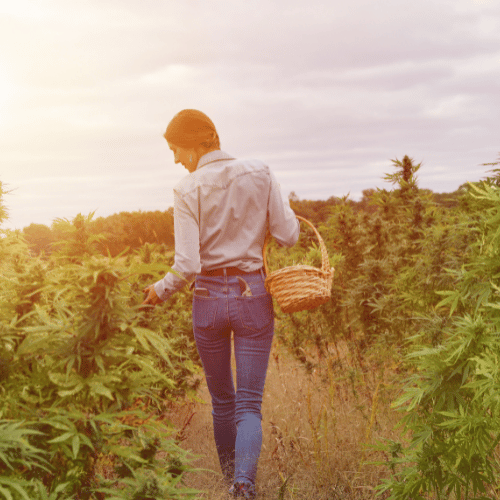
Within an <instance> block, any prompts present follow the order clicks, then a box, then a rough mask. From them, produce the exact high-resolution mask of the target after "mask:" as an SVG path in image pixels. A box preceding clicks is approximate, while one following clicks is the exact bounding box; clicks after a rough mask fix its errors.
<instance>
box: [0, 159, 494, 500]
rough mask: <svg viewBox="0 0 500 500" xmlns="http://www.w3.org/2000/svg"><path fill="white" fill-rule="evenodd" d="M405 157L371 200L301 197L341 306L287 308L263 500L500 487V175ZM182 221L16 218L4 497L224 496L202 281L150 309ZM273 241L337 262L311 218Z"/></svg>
mask: <svg viewBox="0 0 500 500" xmlns="http://www.w3.org/2000/svg"><path fill="white" fill-rule="evenodd" d="M394 166H395V167H396V172H395V173H392V174H388V175H387V176H386V180H387V181H389V182H390V183H391V184H392V185H393V186H394V188H393V189H392V190H381V189H379V190H368V191H367V192H366V193H364V197H363V200H361V201H360V202H359V203H353V202H351V201H350V200H349V199H347V198H344V199H335V198H331V199H329V200H328V201H326V202H310V201H307V200H306V201H300V200H297V199H291V200H290V204H291V206H292V208H293V209H294V210H295V212H296V213H297V215H301V216H303V217H305V218H307V219H308V220H312V222H313V223H314V225H315V227H317V228H318V230H319V231H320V233H321V235H322V237H323V238H324V243H325V245H326V248H327V249H328V254H329V259H330V262H329V264H330V265H331V266H333V267H335V278H334V281H333V285H332V288H331V300H330V301H328V302H327V303H326V304H323V305H321V306H320V307H318V308H316V309H314V310H312V311H301V312H297V313H294V314H291V315H288V314H283V313H281V312H280V311H279V308H278V307H276V309H275V311H276V314H277V328H276V334H275V340H274V346H273V351H272V355H271V359H270V364H269V371H268V378H267V383H266V391H265V394H264V403H263V417H264V418H263V433H264V441H263V449H262V454H261V459H260V464H259V469H258V476H257V488H258V491H259V493H260V496H261V498H266V499H270V500H275V499H276V500H287V499H290V500H291V499H297V500H299V499H312V500H315V499H318V500H321V499H325V500H337V499H339V500H340V499H348V500H349V499H360V500H361V499H363V500H368V499H375V498H381V499H387V500H445V499H447V500H448V499H449V500H496V499H498V498H500V486H499V485H500V446H499V443H500V365H499V363H498V360H499V359H500V230H499V225H500V172H499V171H498V170H494V171H493V173H494V174H493V175H492V176H491V177H488V178H487V179H486V180H484V181H481V182H478V183H475V184H468V185H465V186H463V187H461V189H460V190H459V191H458V192H456V193H453V196H449V197H446V196H441V195H440V196H435V195H433V193H431V192H429V191H427V190H421V189H419V188H418V186H417V178H416V172H417V171H418V169H419V168H420V165H414V164H413V163H412V160H411V159H410V158H408V157H404V158H403V161H398V160H396V161H394ZM4 193H5V191H2V185H1V184H0V223H1V222H2V220H3V219H4V218H5V216H6V212H5V210H4V207H3V205H2V195H3V194H4ZM171 215H172V214H171V213H170V212H166V213H165V214H160V213H158V214H156V215H155V217H156V218H155V217H151V221H150V222H151V224H150V225H149V226H148V225H147V224H146V223H145V222H147V221H148V220H149V214H146V213H140V214H135V215H134V214H118V215H117V216H116V217H113V218H112V220H111V221H106V220H101V221H93V219H92V217H93V215H92V214H90V215H89V216H83V215H78V216H77V217H75V219H74V220H73V221H67V220H57V221H55V223H54V224H53V227H52V229H49V228H45V229H46V230H44V233H45V237H44V238H45V239H40V238H38V236H40V234H41V233H40V230H41V229H42V228H36V227H35V228H33V227H32V228H31V232H30V231H28V232H27V233H26V234H23V233H21V232H19V231H16V232H12V231H2V230H0V382H1V385H0V396H1V398H0V500H2V499H5V500H176V499H177V500H194V499H198V500H202V499H204V500H209V499H215V500H217V499H222V498H224V497H225V496H226V488H227V486H226V485H223V484H221V482H220V474H219V465H218V460H217V457H216V454H215V453H216V452H215V445H214V442H213V438H212V422H211V413H210V404H209V396H208V394H207V391H206V386H205V384H204V381H203V376H202V372H201V368H200V362H199V358H198V355H197V352H196V348H195V345H194V338H193V331H192V324H191V300H192V292H191V291H189V290H188V288H187V287H186V288H185V289H183V290H182V291H180V292H178V293H177V294H175V295H174V296H173V297H172V298H171V299H170V300H169V301H168V302H167V303H166V304H163V305H160V306H157V307H156V308H154V309H144V308H141V306H140V303H141V300H142V290H143V288H144V287H145V286H147V285H149V284H151V283H153V282H155V281H156V280H158V279H159V278H161V277H163V276H164V274H165V273H166V272H167V271H168V270H169V265H171V263H172V260H173V255H172V248H169V247H168V245H165V244H164V243H163V242H160V241H159V236H158V235H159V234H160V233H159V232H157V231H156V229H155V225H154V224H155V221H160V222H159V223H161V224H163V225H165V224H167V223H168V221H170V220H171ZM95 222H98V223H97V224H95ZM167 225H168V224H167ZM141 231H143V232H141ZM30 235H31V236H30ZM120 235H122V236H120ZM123 235H127V237H126V238H125V237H124V236H123ZM34 236H36V238H34ZM30 238H31V239H30ZM162 238H163V237H162ZM268 252H269V254H268V256H269V263H270V269H271V270H273V269H277V268H282V267H286V266H290V265H295V264H297V263H299V262H300V263H304V264H309V265H313V266H315V267H319V266H321V262H322V255H321V252H320V249H319V247H318V241H317V238H316V235H315V234H314V233H312V231H310V230H308V229H304V230H303V231H301V237H300V239H299V242H298V243H297V245H295V246H294V247H293V248H292V249H283V248H278V247H277V246H276V245H274V244H273V243H271V245H270V246H269V249H268ZM168 421H170V423H171V425H168Z"/></svg>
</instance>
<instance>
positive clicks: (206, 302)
mask: <svg viewBox="0 0 500 500" xmlns="http://www.w3.org/2000/svg"><path fill="white" fill-rule="evenodd" d="M217 302H218V301H217V298H216V297H202V296H198V295H195V296H194V297H193V325H194V326H195V327H196V328H203V329H205V330H206V329H209V330H213V329H214V328H215V317H216V315H217Z"/></svg>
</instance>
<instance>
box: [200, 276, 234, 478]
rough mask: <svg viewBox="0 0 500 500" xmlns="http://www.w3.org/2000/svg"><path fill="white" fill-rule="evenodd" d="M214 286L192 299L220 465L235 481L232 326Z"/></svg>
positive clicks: (223, 300) (224, 473)
mask: <svg viewBox="0 0 500 500" xmlns="http://www.w3.org/2000/svg"><path fill="white" fill-rule="evenodd" d="M211 288H212V289H211V296H210V297H197V296H195V297H194V299H193V330H194V337H195V340H196V347H197V349H198V353H199V355H200V358H201V361H202V363H203V368H204V371H205V376H206V380H207V386H208V390H209V392H210V395H211V398H212V416H213V424H214V438H215V445H216V447H217V453H218V455H219V462H220V466H221V469H222V473H223V475H224V477H225V479H226V480H227V481H229V482H232V480H233V477H234V458H235V457H234V450H235V441H236V423H235V399H236V396H235V390H234V385H233V377H232V371H231V328H230V327H229V325H228V322H227V320H225V318H224V316H227V299H224V298H220V297H217V295H218V293H216V292H217V290H216V287H214V286H212V287H211ZM224 311H226V313H225V314H224Z"/></svg>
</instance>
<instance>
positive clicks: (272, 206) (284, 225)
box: [268, 171, 300, 247]
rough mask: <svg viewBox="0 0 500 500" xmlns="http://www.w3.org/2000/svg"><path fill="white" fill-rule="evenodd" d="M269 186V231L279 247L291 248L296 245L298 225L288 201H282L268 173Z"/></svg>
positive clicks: (278, 189)
mask: <svg viewBox="0 0 500 500" xmlns="http://www.w3.org/2000/svg"><path fill="white" fill-rule="evenodd" d="M270 177H271V186H270V193H269V202H268V214H269V231H270V232H271V235H272V236H273V237H274V238H275V239H276V241H277V242H278V243H279V244H280V245H284V246H286V247H292V246H293V245H295V243H297V241H298V239H299V234H300V224H299V221H298V219H297V217H296V216H295V213H294V211H293V210H292V209H291V208H290V202H289V201H288V199H286V200H283V197H282V196H281V190H280V186H279V184H278V181H277V180H276V178H275V177H274V174H273V173H272V172H271V171H270Z"/></svg>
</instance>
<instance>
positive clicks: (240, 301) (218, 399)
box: [144, 109, 299, 498]
mask: <svg viewBox="0 0 500 500" xmlns="http://www.w3.org/2000/svg"><path fill="white" fill-rule="evenodd" d="M164 137H165V139H166V140H167V142H168V146H169V148H170V149H171V150H172V152H173V154H174V158H175V163H181V164H182V165H183V166H184V167H185V168H186V169H187V170H188V171H189V172H190V174H189V175H188V176H186V177H185V178H184V179H182V181H181V182H180V183H179V184H178V185H177V186H176V188H175V189H174V227H175V263H174V265H173V269H174V270H175V271H176V273H178V274H173V273H168V274H167V275H166V276H165V277H164V278H163V279H162V280H160V281H158V282H157V283H155V284H154V285H150V286H149V287H147V288H146V289H145V290H144V291H145V292H146V293H147V294H148V295H147V297H146V299H145V301H144V304H150V305H155V304H157V303H158V302H161V301H165V300H167V299H168V298H169V297H170V296H171V295H172V294H173V293H175V292H176V291H177V290H179V289H181V288H182V287H183V286H184V285H185V284H186V283H187V282H191V281H192V280H193V279H194V280H195V288H194V296H193V330H194V337H195V340H196V346H197V349H198V352H199V355H200V358H201V361H202V363H203V368H204V371H205V376H206V380H207V385H208V389H209V392H210V395H211V398H212V415H213V424H214V437H215V444H216V447H217V452H218V455H219V461H220V465H221V469H222V472H223V474H224V476H225V478H226V479H227V480H228V481H230V482H232V483H233V484H232V486H231V488H230V493H232V494H233V495H234V496H235V497H242V498H255V486H254V485H255V476H256V472H257V462H258V458H259V455H260V450H261V445H262V425H261V420H262V414H261V405H262V394H263V390H264V382H265V378H266V371H267V364H268V359H269V353H270V350H271V343H272V339H273V334H274V314H273V304H272V299H271V296H270V295H269V294H268V293H267V291H266V289H265V286H264V278H265V276H264V272H263V269H262V265H263V259H262V248H263V245H264V239H265V236H266V233H267V231H268V230H269V231H270V232H271V234H272V236H273V237H274V238H275V239H276V240H277V241H278V243H280V244H282V245H285V246H289V247H290V246H293V245H294V244H295V243H296V242H297V240H298V237H299V223H298V221H297V219H296V217H295V214H294V213H293V211H292V210H291V208H290V206H289V204H288V200H287V201H286V202H284V201H283V199H282V196H281V193H280V189H279V185H278V183H277V181H276V179H275V177H274V175H273V174H272V172H271V171H270V170H269V167H267V166H266V165H265V164H264V163H262V162H261V161H258V160H238V159H235V158H233V157H232V156H230V155H229V154H227V153H225V152H223V151H221V150H220V144H219V136H218V134H217V131H216V129H215V126H214V124H213V123H212V121H211V120H210V119H209V118H208V116H206V115H205V114H204V113H201V112H200V111H197V110H193V109H186V110H183V111H181V112H180V113H178V114H177V115H175V116H174V118H173V119H172V121H171V122H170V123H169V125H168V127H167V130H166V132H165V134H164ZM231 332H232V333H233V341H234V352H235V361H236V384H237V391H235V389H234V385H233V377H232V371H231Z"/></svg>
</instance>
